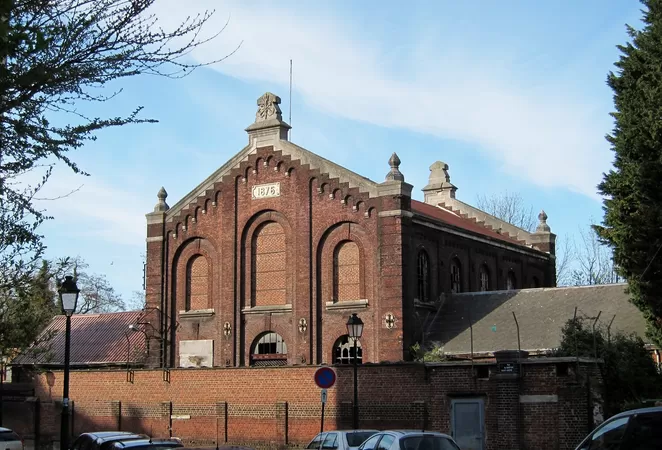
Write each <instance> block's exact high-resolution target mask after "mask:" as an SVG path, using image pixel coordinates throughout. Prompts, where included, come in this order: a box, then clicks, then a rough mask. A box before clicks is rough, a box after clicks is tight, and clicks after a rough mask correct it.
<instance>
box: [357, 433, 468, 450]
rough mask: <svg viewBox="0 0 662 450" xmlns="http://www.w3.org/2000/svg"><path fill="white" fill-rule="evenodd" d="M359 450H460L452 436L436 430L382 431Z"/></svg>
mask: <svg viewBox="0 0 662 450" xmlns="http://www.w3.org/2000/svg"><path fill="white" fill-rule="evenodd" d="M359 450H460V447H459V446H458V445H457V444H456V443H455V441H454V440H453V438H452V437H450V436H449V435H447V434H443V433H437V432H436V431H381V432H379V433H377V434H375V435H373V436H371V437H370V438H368V440H367V441H365V442H364V443H363V444H361V446H360V447H359Z"/></svg>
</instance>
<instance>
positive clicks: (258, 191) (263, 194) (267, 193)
mask: <svg viewBox="0 0 662 450" xmlns="http://www.w3.org/2000/svg"><path fill="white" fill-rule="evenodd" d="M271 197H280V182H278V183H268V184H258V185H255V186H253V200H256V199H258V198H271Z"/></svg>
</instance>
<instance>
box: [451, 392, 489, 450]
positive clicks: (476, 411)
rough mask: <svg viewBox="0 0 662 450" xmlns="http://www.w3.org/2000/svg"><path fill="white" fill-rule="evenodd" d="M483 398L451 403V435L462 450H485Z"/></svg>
mask: <svg viewBox="0 0 662 450" xmlns="http://www.w3.org/2000/svg"><path fill="white" fill-rule="evenodd" d="M483 406H484V405H483V399H482V398H463V399H454V400H452V401H451V433H452V436H453V438H454V439H455V442H457V445H459V446H460V448H461V449H462V450H483V448H484V441H485V432H484V430H485V420H484V408H483Z"/></svg>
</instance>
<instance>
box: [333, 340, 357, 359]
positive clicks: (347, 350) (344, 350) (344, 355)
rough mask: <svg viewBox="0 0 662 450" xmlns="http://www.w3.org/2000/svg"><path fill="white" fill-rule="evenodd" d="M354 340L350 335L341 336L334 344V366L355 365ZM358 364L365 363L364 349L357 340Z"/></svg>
mask: <svg viewBox="0 0 662 450" xmlns="http://www.w3.org/2000/svg"><path fill="white" fill-rule="evenodd" d="M354 357H355V355H354V339H352V338H350V337H349V336H348V335H344V336H341V337H340V338H338V340H336V342H335V344H333V363H334V364H354ZM356 363H357V364H362V363H363V348H361V341H360V340H358V339H357V340H356Z"/></svg>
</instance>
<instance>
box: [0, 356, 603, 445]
mask: <svg viewBox="0 0 662 450" xmlns="http://www.w3.org/2000/svg"><path fill="white" fill-rule="evenodd" d="M592 364H593V363H588V362H581V363H580V370H579V371H578V372H577V373H576V375H575V372H574V371H573V372H572V373H571V374H570V375H567V376H558V375H557V374H556V370H555V363H554V360H549V361H547V362H541V361H538V362H537V363H533V362H529V363H526V364H523V376H522V377H521V378H512V377H510V378H508V377H506V378H504V377H503V376H500V375H497V374H496V366H489V367H490V375H489V378H477V377H476V376H475V374H476V373H477V372H476V370H477V367H478V366H472V365H471V364H470V363H438V364H428V365H421V364H404V363H403V364H380V365H377V364H375V365H371V364H368V365H364V366H361V367H359V406H360V426H361V427H365V428H368V427H374V428H378V429H388V428H399V429H402V428H406V429H412V428H413V429H419V428H420V429H423V428H425V429H430V430H438V431H442V432H447V433H450V432H451V431H452V430H451V414H452V405H453V401H454V400H455V399H466V398H480V399H482V401H483V403H484V417H485V439H486V449H488V450H491V449H501V448H508V449H529V448H530V449H537V448H558V449H571V448H574V446H575V445H576V444H577V443H578V442H579V440H580V439H581V438H582V436H584V435H585V434H586V433H587V432H588V429H589V428H591V427H592V426H593V424H590V423H588V421H589V416H588V414H587V412H588V411H589V408H590V406H589V404H588V398H589V396H588V395H587V392H588V391H587V389H588V387H587V384H586V378H585V377H586V374H587V373H589V371H590V370H592V369H591V365H592ZM316 369H317V367H315V366H299V367H278V368H227V369H173V370H171V371H170V382H166V381H164V380H163V374H162V372H161V371H159V370H138V371H136V372H135V373H134V377H133V382H129V381H127V377H126V373H125V372H124V371H119V370H118V371H92V370H90V371H74V372H72V374H71V385H70V395H71V398H72V400H73V401H74V405H75V417H74V431H75V433H80V432H83V431H93V430H102V429H122V430H130V431H136V432H145V433H148V434H151V435H153V436H159V437H167V436H169V435H170V434H172V435H173V436H179V437H181V438H183V439H184V440H186V441H188V442H191V443H194V444H197V445H212V444H213V443H214V442H215V441H216V438H217V436H218V439H219V441H220V442H221V443H223V442H226V441H227V442H229V443H248V444H251V445H257V444H260V445H271V446H278V445H284V444H288V445H300V444H305V443H306V442H307V441H309V440H310V439H311V438H312V437H313V436H314V435H315V434H316V433H317V432H318V431H319V427H320V415H321V405H320V391H319V389H318V388H317V387H316V386H315V385H314V381H313V374H314V372H315V370H316ZM335 369H336V372H337V375H338V381H337V384H336V386H335V387H333V388H332V389H330V390H329V391H328V403H327V405H326V408H325V429H336V428H348V427H351V419H352V416H351V415H352V400H353V381H352V380H353V369H352V367H341V366H337V367H335ZM594 375H595V373H594ZM481 376H484V374H483V375H481ZM34 382H35V385H36V389H35V391H36V395H37V396H38V397H39V399H40V401H41V408H42V412H41V416H42V417H46V416H48V417H50V418H51V419H52V418H53V417H55V418H56V419H55V420H50V421H46V420H42V423H41V430H40V435H41V436H43V438H42V440H44V439H48V438H53V437H54V436H57V434H58V432H59V431H58V430H59V428H58V426H59V422H58V420H57V417H58V413H59V403H58V401H59V400H60V398H58V397H57V396H56V395H57V393H58V392H61V388H62V386H61V382H62V374H61V373H59V372H58V373H55V385H54V386H53V388H52V390H51V391H49V388H48V386H47V384H46V381H45V376H44V375H36V376H35V378H34ZM597 382H599V380H597V379H593V380H592V386H593V388H595V387H596V386H597V384H596V383H597ZM523 399H525V400H523ZM5 408H7V406H5ZM26 408H27V409H24V410H20V411H19V410H18V409H15V410H13V411H16V414H15V417H16V418H17V419H15V423H14V425H15V426H16V427H17V429H18V428H20V429H22V430H26V433H27V434H29V430H28V429H29V428H30V427H33V425H31V424H33V423H34V417H33V415H31V414H32V413H31V412H30V410H29V408H28V407H26ZM7 411H8V410H7V409H5V412H7ZM5 416H6V417H7V414H5ZM171 416H172V419H171ZM19 422H20V423H19Z"/></svg>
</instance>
